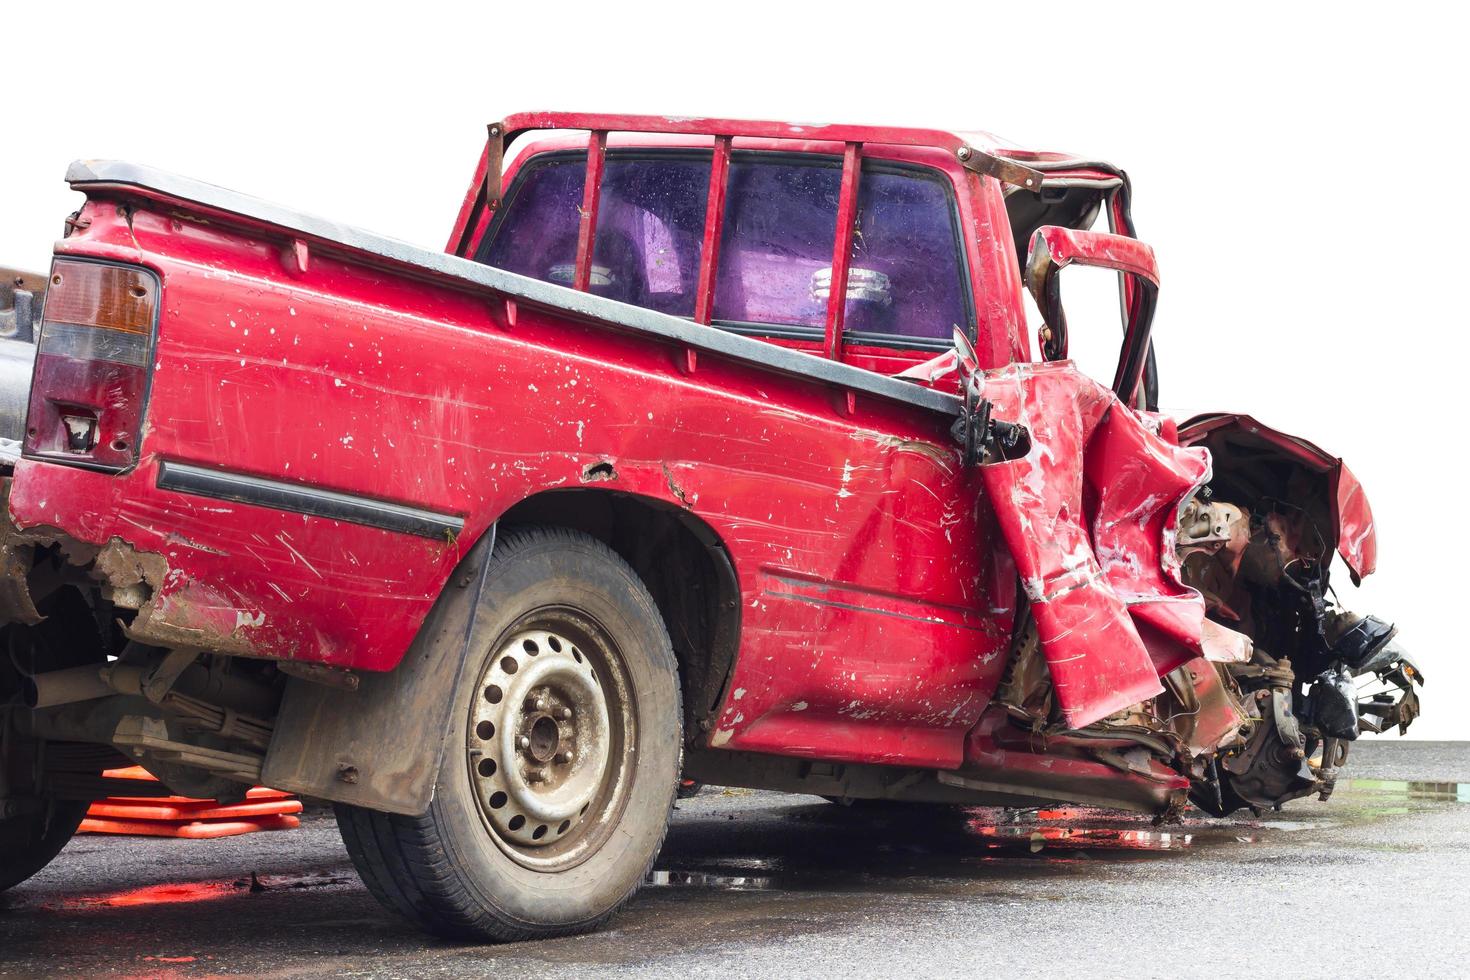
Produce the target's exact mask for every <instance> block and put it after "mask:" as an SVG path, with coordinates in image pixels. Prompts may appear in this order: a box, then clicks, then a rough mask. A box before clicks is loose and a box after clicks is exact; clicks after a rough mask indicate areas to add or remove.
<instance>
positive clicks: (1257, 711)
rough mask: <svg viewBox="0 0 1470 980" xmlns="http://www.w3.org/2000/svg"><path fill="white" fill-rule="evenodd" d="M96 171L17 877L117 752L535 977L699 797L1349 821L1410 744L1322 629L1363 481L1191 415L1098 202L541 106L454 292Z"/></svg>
mask: <svg viewBox="0 0 1470 980" xmlns="http://www.w3.org/2000/svg"><path fill="white" fill-rule="evenodd" d="M589 133H590V135H589ZM68 180H69V181H70V182H71V185H72V186H73V187H74V188H75V189H77V190H80V191H82V192H83V193H84V194H85V195H86V203H85V205H84V206H83V207H82V208H81V209H80V210H79V211H78V212H77V213H76V214H74V215H73V216H72V217H71V218H69V219H68V221H67V234H66V237H65V238H64V239H63V240H62V241H60V242H58V243H57V246H56V256H55V262H54V265H53V267H52V270H51V275H50V279H49V283H48V284H47V286H48V292H47V295H46V300H45V307H44V315H43V317H42V321H43V322H42V324H41V328H40V334H39V336H40V339H39V341H38V344H37V354H36V361H35V368H34V377H33V381H32V386H31V394H30V400H29V412H28V416H27V419H26V424H25V429H24V433H23V436H24V439H23V445H22V446H21V447H20V450H19V452H18V454H17V458H16V459H15V460H14V462H13V470H12V473H11V475H10V476H9V477H8V478H7V480H6V486H7V500H8V523H7V528H6V531H5V537H4V542H3V560H4V574H3V577H0V612H3V616H4V619H5V620H6V621H7V622H8V624H9V625H8V626H6V627H5V629H6V633H7V638H8V644H7V646H8V650H9V656H8V658H6V661H5V662H4V663H3V664H0V697H3V699H4V705H5V707H4V711H3V715H0V720H3V722H4V725H3V739H4V741H3V762H4V765H3V767H0V800H3V806H4V810H3V814H4V818H3V822H0V887H9V886H11V885H14V884H16V883H17V882H19V881H21V880H23V879H24V878H25V877H27V876H28V875H30V874H32V873H34V872H35V871H36V870H37V869H39V868H40V867H41V866H43V865H44V864H45V863H46V862H47V861H48V860H49V859H50V858H51V857H52V856H54V854H55V853H56V851H57V850H59V848H60V847H61V846H62V845H63V844H64V843H65V841H66V840H67V839H68V837H69V836H70V835H71V833H72V832H73V830H74V829H75V827H76V825H77V822H78V820H79V819H80V816H81V813H82V811H83V810H84V808H85V806H86V804H87V801H89V800H91V799H94V798H98V797H103V796H109V795H128V794H129V793H132V792H137V791H140V787H137V786H123V785H119V781H118V780H116V779H113V778H109V777H104V776H102V775H101V773H102V772H103V770H110V769H113V768H115V767H117V766H121V765H123V764H124V763H125V762H126V763H128V764H141V765H142V766H144V767H145V768H147V769H148V770H149V771H150V772H151V773H153V774H154V775H156V776H157V777H158V778H159V779H160V780H161V781H162V786H163V787H165V789H161V790H157V792H179V793H184V794H188V795H192V796H201V797H218V798H220V799H226V800H228V799H233V798H239V796H240V795H241V794H242V793H243V792H244V789H245V788H246V787H247V786H249V785H250V784H253V783H257V782H264V783H267V784H270V785H272V786H276V787H279V788H282V789H286V790H291V791H294V792H297V793H302V794H309V795H311V796H315V797H320V798H324V799H327V800H331V801H334V802H335V803H336V804H337V813H338V820H339V823H340V825H341V827H342V831H343V836H344V839H345V840H346V842H347V845H348V849H349V851H350V853H351V855H352V858H353V860H354V862H355V863H356V864H357V866H358V868H359V870H360V872H361V874H362V876H363V879H364V881H365V882H366V883H367V885H368V887H369V888H370V889H371V890H372V891H373V893H374V894H375V895H376V896H377V897H378V898H379V899H380V900H382V901H383V902H384V904H386V905H387V906H388V907H389V908H390V909H394V910H395V911H398V912H400V913H402V914H403V915H405V916H407V917H408V918H410V919H412V920H413V921H416V922H418V923H420V924H421V925H423V926H424V927H426V928H429V929H431V930H434V931H437V932H441V933H446V934H452V935H465V936H473V937H481V938H487V939H495V940H503V939H514V938H526V937H532V936H545V935H555V934H559V933H565V932H571V931H579V930H584V929H588V928H593V927H595V926H596V925H598V924H599V923H601V922H603V921H605V919H606V918H607V916H609V915H610V914H612V912H613V911H614V910H615V909H616V908H617V907H618V906H619V905H620V904H621V903H622V902H623V901H624V900H626V898H627V897H628V896H629V895H630V894H631V893H632V892H633V890H634V889H635V888H636V887H637V886H638V884H639V882H640V881H641V880H642V879H643V877H644V876H645V874H646V872H647V870H648V868H649V867H650V865H651V862H652V861H653V859H654V857H655V855H656V852H657V850H658V847H659V844H660V841H661V840H662V838H663V835H664V831H665V827H666V824H667V820H668V816H669V809H670V803H671V800H672V798H673V796H674V793H675V787H676V784H677V782H678V780H679V779H680V777H681V775H682V776H684V777H685V778H688V779H695V780H702V781H705V782H708V783H715V784H723V785H737V786H754V787H763V788H770V789H777V790H790V791H798V792H807V793H816V794H820V795H824V796H827V797H830V798H833V799H834V800H859V799H888V800H896V801H908V802H911V803H914V804H926V803H927V804H967V803H971V804H995V805H1008V806H1036V805H1041V804H1044V803H1053V802H1062V801H1070V802H1079V803H1086V804H1094V805H1102V806H1110V807H1122V808H1128V809H1133V810H1141V811H1146V812H1152V813H1154V814H1157V815H1158V816H1159V817H1160V818H1161V819H1170V818H1173V817H1175V816H1177V815H1178V814H1179V813H1180V812H1181V811H1182V810H1183V809H1184V807H1185V806H1186V805H1187V804H1188V803H1190V802H1192V803H1193V804H1195V805H1197V806H1198V807H1200V808H1202V809H1204V810H1206V811H1208V812H1210V813H1214V814H1228V813H1231V812H1233V811H1236V810H1239V809H1242V808H1250V809H1252V810H1256V811H1262V810H1265V809H1268V808H1272V807H1279V806H1280V805H1281V804H1282V803H1284V802H1286V801H1289V800H1293V799H1297V798H1300V797H1303V796H1306V795H1309V794H1317V795H1319V796H1321V797H1322V798H1324V799H1325V798H1326V797H1327V795H1328V794H1329V793H1330V792H1331V790H1332V786H1333V782H1334V780H1335V779H1336V777H1337V774H1338V772H1339V771H1340V769H1341V767H1342V766H1343V764H1344V762H1345V760H1346V757H1347V754H1348V748H1349V746H1350V745H1351V743H1352V741H1353V739H1355V738H1356V737H1358V735H1359V733H1360V732H1361V731H1363V730H1371V731H1379V730H1383V729H1386V728H1389V727H1392V726H1398V727H1400V728H1401V729H1402V728H1404V727H1407V725H1408V724H1409V722H1410V721H1412V720H1413V718H1414V716H1415V715H1416V714H1417V710H1418V702H1417V700H1416V698H1415V694H1414V689H1413V688H1414V684H1415V683H1417V682H1420V677H1419V674H1418V671H1417V669H1416V668H1415V667H1414V665H1413V664H1412V663H1411V661H1410V660H1409V659H1408V658H1407V656H1405V654H1404V652H1403V651H1402V650H1401V649H1400V648H1399V646H1398V644H1397V642H1396V640H1395V638H1394V632H1395V631H1394V628H1393V627H1392V626H1391V625H1390V624H1389V623H1387V622H1385V621H1383V620H1380V619H1377V618H1374V617H1366V616H1360V615H1356V614H1353V613H1349V612H1347V611H1346V610H1344V609H1343V608H1341V607H1340V606H1339V605H1338V604H1337V601H1336V596H1335V594H1334V593H1333V592H1332V591H1331V589H1330V587H1329V573H1330V572H1332V571H1334V568H1333V566H1334V564H1336V563H1337V562H1339V561H1340V563H1341V566H1342V567H1343V568H1345V570H1346V573H1347V575H1348V576H1349V577H1351V578H1352V579H1353V581H1354V582H1355V583H1356V582H1357V581H1358V580H1359V579H1360V578H1361V576H1364V575H1367V574H1369V573H1370V572H1372V571H1373V570H1374V565H1375V562H1376V543H1375V536H1374V526H1373V518H1372V514H1371V512H1370V510H1369V506H1368V502H1367V498H1366V496H1365V495H1364V493H1363V491H1362V489H1361V488H1360V487H1359V485H1358V483H1357V481H1356V480H1355V479H1354V477H1353V475H1352V474H1351V472H1349V470H1348V469H1347V467H1346V466H1344V465H1343V464H1342V462H1341V461H1340V460H1339V459H1337V458H1335V457H1333V456H1331V455H1329V454H1327V453H1325V452H1323V451H1322V450H1320V449H1318V448H1317V447H1316V446H1314V445H1312V444H1311V443H1309V442H1306V441H1304V440H1302V439H1299V438H1297V437H1294V436H1290V435H1286V434H1284V433H1280V432H1277V431H1275V430H1273V429H1270V428H1268V427H1267V426H1265V425H1263V424H1261V423H1260V422H1257V421H1256V420H1254V419H1253V418H1250V417H1247V416H1242V415H1231V414H1213V415H1203V416H1199V417H1196V418H1194V419H1191V420H1190V421H1188V422H1186V423H1184V424H1182V425H1179V424H1176V423H1175V422H1174V421H1173V420H1172V419H1171V418H1169V417H1168V416H1165V415H1162V414H1159V412H1158V410H1157V390H1158V379H1157V376H1156V374H1157V373H1156V369H1155V360H1154V357H1153V353H1152V346H1151V343H1150V328H1151V321H1152V317H1153V310H1154V303H1155V299H1156V296H1157V291H1158V284H1159V277H1158V272H1157V269H1156V267H1155V263H1154V258H1153V253H1152V251H1151V250H1150V249H1149V248H1148V247H1147V246H1146V245H1144V244H1142V243H1140V242H1139V241H1137V240H1136V238H1135V237H1134V231H1133V226H1132V222H1131V218H1130V212H1129V198H1130V193H1131V188H1130V185H1129V181H1128V178H1127V177H1126V175H1125V174H1124V173H1123V172H1122V171H1121V170H1119V169H1117V168H1116V167H1113V166H1111V165H1108V164H1104V163H1100V162H1096V161H1091V160H1088V159H1086V158H1078V157H1073V156H1069V155H1066V154H1059V153H1048V152H1033V151H1028V150H1021V149H1018V148H1015V147H1012V146H1010V145H1008V144H1006V143H1004V142H1002V141H1000V140H997V139H995V138H993V137H990V136H987V135H983V134H965V135H956V134H951V133H947V132H940V131H932V130H916V129H894V128H881V127H864V126H802V125H791V124H784V123H764V122H741V121H733V120H717V119H663V118H652V117H631V116H591V115H573V114H546V113H536V114H523V115H518V116H513V117H510V118H507V119H505V120H503V121H502V122H500V123H496V124H494V125H492V126H491V127H490V128H489V135H488V139H487V143H486V148H485V152H484V153H483V154H482V156H481V159H480V161H479V165H478V168H477V170H476V172H475V175H474V178H473V181H472V183H471V186H470V188H469V191H468V193H467V194H466V196H465V199H464V204H463V207H462V209H461V211H460V213H459V216H458V219H457V220H456V222H455V224H454V228H453V231H452V234H451V235H450V238H449V243H448V247H447V248H446V250H445V251H444V252H443V253H436V252H431V251H426V250H421V249H418V248H414V247H412V246H409V245H406V244H403V243H401V242H398V241H394V240H391V239H387V238H382V237H380V236H377V235H373V234H370V233H367V232H364V231H360V230H358V229H355V228H350V227H345V226H341V225H337V224H333V223H331V222H328V221H324V220H321V219H318V218H314V217H311V216H309V215H306V214H302V213H299V212H296V211H292V210H289V209H286V208H282V207H279V206H275V205H271V204H267V203H265V202H262V201H259V200H256V199H253V198H249V197H245V196H242V195H239V194H235V193H232V192H229V191H226V190H223V189H220V188H217V187H214V186H211V185H208V184H203V183H199V182H196V181H192V180H188V179H184V178H180V177H176V176H172V175H169V174H164V173H160V172H157V171H153V170H150V169H148V168H145V167H140V166H133V165H129V164H123V163H117V162H97V161H90V162H81V163H77V164H74V165H73V166H72V168H71V170H70V171H69V173H68ZM1102 218H1105V220H1106V222H1107V227H1108V228H1109V231H1107V232H1102V231H1093V230H1091V228H1092V226H1093V225H1094V224H1095V223H1099V222H1100V219H1102ZM1073 264H1076V265H1090V266H1098V267H1102V268H1106V269H1110V270H1115V271H1116V272H1117V273H1118V274H1119V279H1120V283H1121V291H1120V292H1121V305H1122V316H1123V320H1124V330H1123V332H1122V334H1121V343H1120V347H1119V355H1118V361H1117V368H1116V371H1115V372H1114V374H1113V376H1112V377H1106V378H1098V379H1092V378H1089V377H1087V376H1086V375H1084V374H1083V373H1081V372H1080V371H1079V370H1078V369H1077V368H1076V367H1075V366H1074V364H1073V362H1072V361H1070V360H1068V359H1067V357H1068V348H1069V333H1068V331H1069V324H1068V323H1067V320H1066V317H1065V315H1064V314H1063V312H1062V307H1061V303H1060V288H1059V285H1058V283H1059V273H1060V271H1061V270H1062V269H1063V268H1065V267H1066V266H1068V265H1073ZM1026 289H1029V291H1030V293H1031V295H1032V296H1033V297H1034V299H1035V302H1036V306H1037V308H1038V309H1039V310H1040V311H1041V314H1042V318H1043V321H1044V323H1043V325H1042V326H1041V327H1040V330H1039V334H1038V337H1037V340H1036V347H1035V349H1033V345H1032V339H1031V337H1030V335H1029V334H1030V330H1029V329H1028V328H1027V326H1026V312H1025V307H1024V305H1023V290H1026ZM1086 329H1088V330H1090V331H1095V330H1101V329H1103V325H1101V324H1087V325H1086ZM1112 329H1114V330H1116V327H1114V328H1112Z"/></svg>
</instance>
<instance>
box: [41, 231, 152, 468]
mask: <svg viewBox="0 0 1470 980" xmlns="http://www.w3.org/2000/svg"><path fill="white" fill-rule="evenodd" d="M158 291H159V290H158V280H157V279H156V278H154V276H153V274H152V273H151V272H148V271H147V270H145V269H138V268H134V267H131V266H123V265H105V264H102V263H99V262H80V261H76V260H73V259H57V260H56V262H55V263H54V264H53V265H52V267H51V284H50V286H49V287H48V289H47V290H46V309H45V312H44V314H43V316H42V323H41V336H40V340H39V341H38V342H37V344H36V370H35V374H34V376H33V377H32V379H31V403H30V410H29V412H28V414H27V417H26V438H25V454H26V455H27V456H39V457H44V458H46V459H56V460H65V461H68V462H75V463H81V464H85V465H89V466H96V467H99V468H105V469H110V470H120V469H124V468H126V467H128V466H131V465H132V464H133V463H134V462H136V461H137V459H138V441H139V439H140V437H141V434H142V433H141V424H142V421H143V399H144V396H145V394H146V393H147V390H148V358H149V354H150V351H151V348H152V342H153V324H154V320H155V318H156V315H157V311H158Z"/></svg>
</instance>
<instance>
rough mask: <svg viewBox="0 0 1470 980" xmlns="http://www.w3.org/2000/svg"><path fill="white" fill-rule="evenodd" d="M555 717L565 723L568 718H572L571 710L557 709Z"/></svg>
mask: <svg viewBox="0 0 1470 980" xmlns="http://www.w3.org/2000/svg"><path fill="white" fill-rule="evenodd" d="M556 716H557V717H558V718H560V719H561V720H562V721H566V720H567V719H569V718H571V717H572V709H571V708H557V709H556Z"/></svg>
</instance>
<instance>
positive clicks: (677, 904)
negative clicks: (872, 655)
mask: <svg viewBox="0 0 1470 980" xmlns="http://www.w3.org/2000/svg"><path fill="white" fill-rule="evenodd" d="M1349 771H1350V772H1351V773H1352V775H1353V776H1354V778H1353V779H1351V780H1344V781H1343V782H1341V783H1339V786H1338V790H1337V793H1336V795H1334V797H1333V798H1332V800H1330V801H1329V802H1327V803H1325V804H1321V803H1317V802H1315V801H1299V802H1297V803H1295V804H1292V805H1290V806H1288V807H1287V809H1286V810H1285V811H1284V812H1282V813H1279V814H1273V815H1271V816H1270V817H1268V818H1262V819H1241V818H1231V819H1225V820H1215V819H1209V818H1204V817H1202V816H1200V815H1198V814H1195V815H1194V816H1192V817H1187V818H1186V819H1185V822H1184V823H1183V824H1182V825H1179V826H1173V827H1166V828H1155V827H1153V826H1152V825H1151V824H1150V823H1149V822H1148V821H1147V820H1146V819H1140V818H1138V817H1135V816H1132V815H1128V814H1119V813H1113V812H1108V811H1099V810H1087V809H1068V810H1051V811H1039V812H1038V811H1023V812H1016V811H1002V810H964V811H959V810H943V809H937V808H925V807H886V808H879V809H867V808H859V807H854V808H844V807H838V806H834V805H831V804H828V803H825V802H822V801H821V800H818V799H816V798H814V797H803V796H782V795H778V794H772V793H759V792H751V791H747V790H719V789H707V790H705V792H704V793H703V794H702V795H701V796H699V797H697V798H696V799H694V800H689V801H684V802H682V803H680V804H679V808H678V812H676V813H675V814H674V822H673V826H672V828H671V830H670V832H669V838H668V842H667V844H666V845H665V847H664V851H663V854H662V855H661V857H660V858H659V861H658V864H657V869H656V871H655V872H654V874H653V875H652V880H651V881H650V883H649V885H648V886H647V887H645V888H644V889H643V890H642V892H640V893H639V895H638V896H637V897H635V898H634V900H633V901H632V902H631V903H630V904H629V906H628V907H627V908H626V909H625V910H624V911H623V912H622V913H621V914H620V915H619V916H618V917H617V918H616V919H614V920H613V923H612V925H611V926H610V927H609V928H608V929H606V930H604V931H603V932H601V933H598V934H596V935H592V936H583V937H578V938H573V939H560V940H552V941H546V942H537V943H519V944H513V945H506V946H470V945H463V944H455V943H449V942H444V941H440V940H437V939H434V938H431V937H428V936H425V935H422V934H420V933H418V932H416V931H415V930H414V929H412V928H411V927H409V926H407V925H404V924H402V923H401V922H399V921H398V920H396V919H395V918H393V917H392V916H391V915H390V914H388V913H386V912H384V911H382V910H381V909H380V908H379V907H378V905H377V904H376V903H375V902H374V901H373V899H372V898H371V897H370V896H369V895H368V893H367V892H366V891H365V890H364V889H363V887H362V885H361V884H359V882H358V880H357V877H356V875H355V874H354V872H353V870H352V866H351V864H350V863H349V862H348V859H347V855H346V852H345V851H344V850H343V848H342V844H341V841H340V839H339V838H338V835H337V829H336V825H335V823H334V822H333V821H332V819H331V818H330V816H325V815H317V816H309V817H308V819H307V820H306V822H305V823H304V824H303V826H302V827H301V828H300V829H298V830H294V831H286V832H281V833H272V834H253V835H249V836H244V837H235V838H228V839H224V840H217V841H183V840H160V839H150V838H120V837H103V836H82V837H78V838H76V839H75V840H74V841H73V842H72V843H71V844H70V845H69V846H68V847H67V849H66V850H65V851H64V852H63V853H62V855H61V856H60V858H58V859H57V860H56V861H55V862H54V863H53V864H52V865H51V866H50V867H49V868H47V869H46V870H45V871H43V872H42V873H41V874H40V875H38V876H37V877H35V878H33V879H32V880H31V881H29V882H27V883H26V884H23V885H21V886H19V887H17V888H15V889H13V890H11V891H10V892H9V893H6V894H5V895H0V975H5V976H38V975H71V976H76V975H89V976H108V975H129V976H189V977H192V976H208V975H222V974H248V975H253V976H259V977H276V976H316V975H329V974H330V975H347V976H370V977H415V978H417V977H431V976H455V977H460V976H492V975H495V976H510V977H518V978H519V977H564V976H578V977H585V976H598V977H607V976H613V977H617V976H627V975H639V976H679V977H720V978H730V977H763V976H835V975H841V976H843V977H867V976H874V977H894V976H899V975H903V974H913V975H923V976H957V975H961V974H966V975H983V976H1005V977H1008V978H1009V977H1032V976H1037V977H1040V976H1048V977H1057V976H1063V975H1076V974H1077V973H1079V972H1085V973H1087V974H1089V975H1111V976H1117V975H1125V974H1126V975H1128V976H1130V977H1189V976H1201V977H1203V976H1211V977H1218V976H1227V975H1246V974H1251V975H1268V976H1269V975H1271V974H1273V973H1275V972H1278V971H1290V972H1291V973H1292V974H1293V975H1294V976H1302V977H1315V976H1347V975H1351V976H1388V975H1417V976H1464V975H1465V974H1466V973H1467V972H1470V912H1467V910H1466V905H1465V900H1466V896H1467V895H1470V805H1467V804H1470V742H1459V743H1445V742H1440V743H1431V742H1400V743H1392V742H1366V743H1364V744H1362V745H1360V746H1357V747H1356V748H1355V749H1354V752H1353V759H1352V761H1351V763H1350V766H1349Z"/></svg>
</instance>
